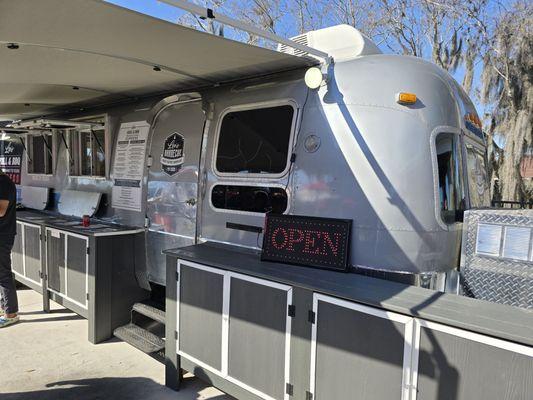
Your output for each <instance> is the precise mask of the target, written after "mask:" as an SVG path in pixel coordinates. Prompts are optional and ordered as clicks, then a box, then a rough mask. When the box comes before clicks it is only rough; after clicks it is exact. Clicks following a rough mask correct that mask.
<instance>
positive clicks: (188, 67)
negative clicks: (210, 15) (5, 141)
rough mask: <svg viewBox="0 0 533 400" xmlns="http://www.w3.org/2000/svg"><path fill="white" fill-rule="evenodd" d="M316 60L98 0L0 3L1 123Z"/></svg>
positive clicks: (280, 69)
mask: <svg viewBox="0 0 533 400" xmlns="http://www.w3.org/2000/svg"><path fill="white" fill-rule="evenodd" d="M12 43H14V44H16V45H15V46H12V45H11V44H12ZM9 47H18V48H14V49H10V48H9ZM314 63H316V61H315V60H311V59H308V58H302V57H295V56H292V55H288V54H283V53H279V52H276V51H273V50H268V49H263V48H259V47H255V46H251V45H247V44H244V43H240V42H236V41H232V40H228V39H225V38H221V37H218V36H214V35H210V34H207V33H204V32H199V31H196V30H194V29H191V28H187V27H183V26H180V25H176V24H172V23H169V22H166V21H162V20H159V19H155V18H152V17H149V16H147V15H144V14H139V13H136V12H133V11H130V10H127V9H124V8H121V7H117V6H114V5H111V4H108V3H105V2H102V1H99V0H39V1H35V0H0V120H8V119H9V120H11V119H21V118H22V119H23V118H28V117H34V116H38V115H46V114H49V113H52V112H59V111H66V110H69V109H73V108H75V107H76V108H77V107H81V106H83V107H86V106H92V105H98V104H103V103H107V102H111V101H117V100H127V99H129V98H134V97H138V96H144V95H149V94H156V93H161V92H168V91H173V90H176V91H178V90H185V89H189V88H193V87H198V86H206V85H210V84H216V83H223V82H227V81H231V80H235V79H239V78H246V77H253V76H260V75H264V74H268V73H273V72H277V71H284V70H289V69H295V68H303V67H306V66H310V65H312V64H314ZM154 67H158V68H155V69H154ZM158 69H160V70H158Z"/></svg>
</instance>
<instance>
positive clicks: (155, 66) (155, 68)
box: [153, 65, 161, 72]
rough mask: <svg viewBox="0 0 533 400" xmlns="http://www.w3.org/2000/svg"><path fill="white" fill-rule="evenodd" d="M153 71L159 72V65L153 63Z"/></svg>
mask: <svg viewBox="0 0 533 400" xmlns="http://www.w3.org/2000/svg"><path fill="white" fill-rule="evenodd" d="M153 69H154V71H156V72H159V71H161V67H158V66H157V65H154V68H153Z"/></svg>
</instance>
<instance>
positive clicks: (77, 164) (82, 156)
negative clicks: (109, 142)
mask: <svg viewBox="0 0 533 400" xmlns="http://www.w3.org/2000/svg"><path fill="white" fill-rule="evenodd" d="M69 137H70V139H69V141H70V144H69V150H70V175H71V176H89V177H105V176H106V169H105V148H106V143H105V140H106V138H105V128H104V127H101V128H97V129H94V128H93V129H73V130H71V131H70V133H69Z"/></svg>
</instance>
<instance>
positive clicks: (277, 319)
mask: <svg viewBox="0 0 533 400" xmlns="http://www.w3.org/2000/svg"><path fill="white" fill-rule="evenodd" d="M286 320H287V291H285V290H281V289H278V288H273V287H270V286H265V285H262V284H258V283H255V282H248V281H246V280H242V279H238V278H235V277H232V278H231V291H230V311H229V345H228V349H229V351H228V375H229V376H230V377H232V378H235V379H237V380H238V381H240V382H242V383H244V384H246V385H248V386H250V387H252V388H254V389H257V390H259V391H260V392H261V393H265V394H267V395H269V396H271V397H272V398H274V399H283V396H284V393H285V378H284V374H285V334H286V328H287V323H286V322H287V321H286Z"/></svg>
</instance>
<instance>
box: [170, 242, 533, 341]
mask: <svg viewBox="0 0 533 400" xmlns="http://www.w3.org/2000/svg"><path fill="white" fill-rule="evenodd" d="M164 253H165V254H167V255H168V256H171V257H175V258H179V259H182V260H187V261H193V262H197V263H200V264H204V265H207V266H211V267H215V268H220V269H224V270H228V271H233V272H238V273H242V274H246V275H250V276H255V277H258V278H263V279H267V280H271V281H276V282H280V283H284V284H287V285H291V286H296V287H301V288H304V289H308V290H312V291H314V292H318V293H323V294H326V295H331V296H335V297H339V298H342V299H346V300H349V301H354V302H358V303H362V304H366V305H369V306H374V307H379V308H383V309H386V310H389V311H393V312H397V313H401V314H405V315H409V316H413V317H418V318H422V319H425V320H428V321H434V322H439V323H442V324H445V325H449V326H454V327H457V328H461V329H466V330H469V331H472V332H477V333H481V334H484V335H489V336H494V337H499V338H502V339H506V340H510V341H514V342H517V343H522V344H526V345H529V346H532V345H533V311H530V310H525V309H520V308H516V307H511V306H506V305H501V304H496V303H489V302H486V301H482V300H476V299H471V298H467V297H462V296H457V295H454V294H446V293H441V292H436V291H433V290H428V289H423V288H419V287H415V286H409V285H404V284H401V283H396V282H391V281H386V280H382V279H376V278H370V277H366V276H362V275H358V274H355V273H344V272H336V271H326V270H320V269H314V268H309V267H303V266H295V265H289V264H281V263H273V262H264V261H261V260H260V253H259V252H257V251H253V250H248V249H243V248H240V247H236V246H229V245H221V244H212V243H204V244H199V245H194V246H188V247H183V248H180V249H172V250H167V251H165V252H164Z"/></svg>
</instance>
